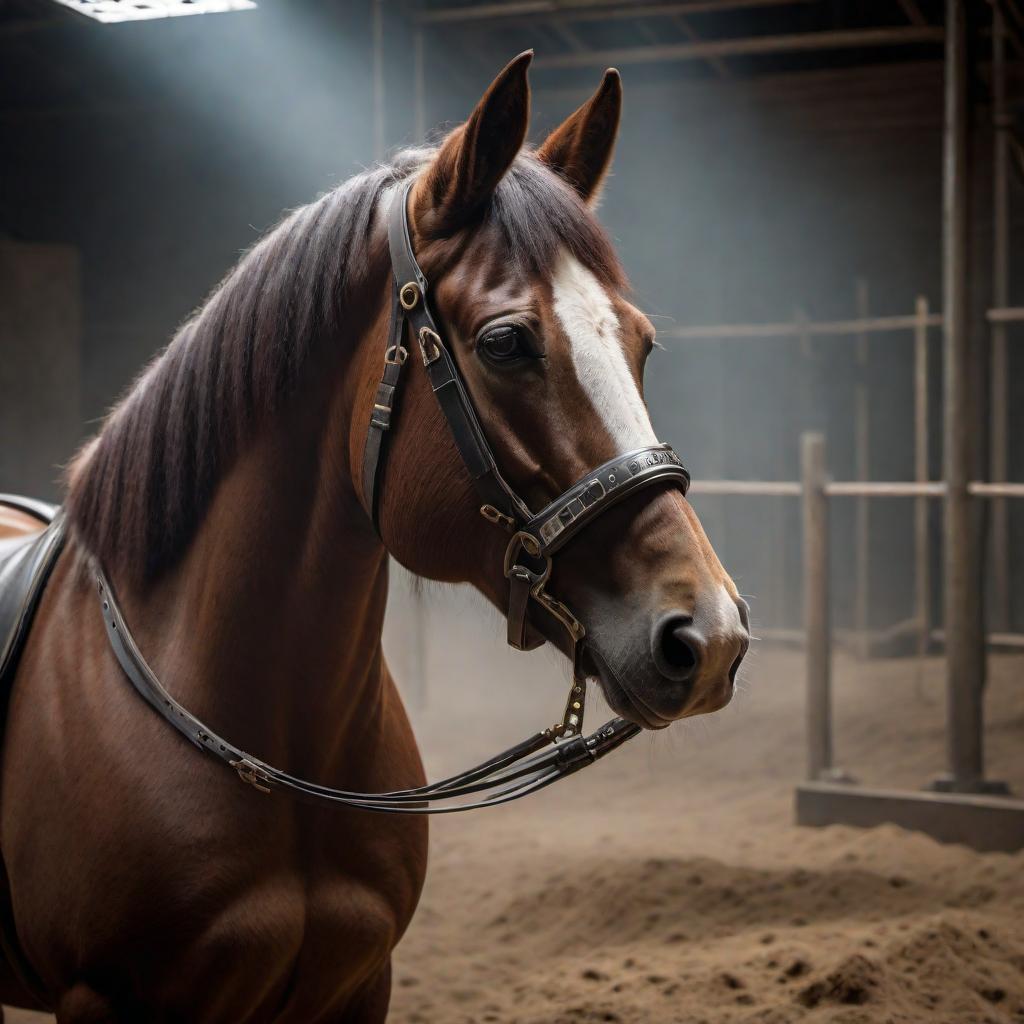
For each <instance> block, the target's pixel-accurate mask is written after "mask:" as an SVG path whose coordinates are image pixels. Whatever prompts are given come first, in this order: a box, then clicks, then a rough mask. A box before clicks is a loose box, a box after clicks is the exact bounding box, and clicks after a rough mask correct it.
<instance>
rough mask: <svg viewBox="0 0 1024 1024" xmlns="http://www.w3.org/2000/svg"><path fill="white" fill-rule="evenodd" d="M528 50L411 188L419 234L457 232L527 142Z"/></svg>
mask: <svg viewBox="0 0 1024 1024" xmlns="http://www.w3.org/2000/svg"><path fill="white" fill-rule="evenodd" d="M531 60H533V51H532V50H527V51H526V52H525V53H521V54H520V55H519V56H518V57H516V58H515V59H514V60H512V61H510V62H509V63H508V64H506V65H505V67H504V68H503V69H502V71H501V72H500V74H499V75H498V77H497V78H495V79H494V81H493V82H492V83H491V85H490V87H489V88H488V90H487V92H485V93H484V95H483V98H482V99H481V100H480V102H479V103H478V104H477V105H476V109H475V110H474V111H473V113H472V114H471V115H470V117H469V120H468V121H466V123H465V124H462V125H460V126H459V127H458V128H456V129H455V131H453V132H452V133H451V134H450V135H449V136H448V138H446V139H445V141H444V142H443V143H442V145H441V148H440V150H439V151H438V153H437V156H436V157H435V158H434V160H433V162H432V163H431V164H430V166H429V167H428V168H427V170H426V171H425V172H424V174H423V175H422V176H421V178H420V180H419V181H418V182H417V183H416V185H415V186H414V188H413V196H412V216H413V221H414V223H415V225H416V228H417V230H418V231H421V232H422V233H424V234H426V235H434V236H443V235H448V234H452V233H453V232H455V231H457V230H458V229H459V228H461V227H462V226H463V225H464V224H465V223H466V222H467V221H468V220H469V219H470V218H471V217H472V216H473V215H474V214H475V213H477V212H478V211H479V209H480V207H481V206H483V204H484V203H485V202H486V201H487V200H488V199H489V198H490V195H491V193H492V192H493V191H494V189H495V187H496V186H497V184H498V182H499V181H500V180H501V178H502V176H503V175H504V174H505V172H506V171H507V170H508V169H509V167H510V166H511V165H512V161H513V160H515V158H516V154H517V153H518V152H519V150H520V149H521V148H522V145H523V141H524V140H525V138H526V128H527V125H528V124H529V120H530V86H529V83H528V82H527V80H526V71H527V68H528V67H529V66H530V61H531Z"/></svg>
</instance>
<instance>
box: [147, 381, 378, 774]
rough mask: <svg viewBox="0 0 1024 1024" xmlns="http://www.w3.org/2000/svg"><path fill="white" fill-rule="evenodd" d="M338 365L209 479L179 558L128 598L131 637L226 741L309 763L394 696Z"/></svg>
mask: <svg viewBox="0 0 1024 1024" xmlns="http://www.w3.org/2000/svg"><path fill="white" fill-rule="evenodd" d="M346 370H347V368H346V367H343V368H341V369H340V370H335V371H334V372H332V373H326V372H324V373H313V374H310V375H309V376H310V382H309V385H308V388H307V389H305V390H304V392H303V393H302V394H301V395H299V396H298V397H297V399H296V400H295V401H293V402H291V403H290V404H289V407H288V409H287V411H284V412H282V413H280V414H278V415H277V416H276V417H275V418H274V421H273V422H272V423H270V424H268V425H267V427H266V429H265V430H263V431H262V432H261V434H260V437H259V438H258V439H257V440H256V441H255V443H253V444H252V445H251V446H250V447H249V448H248V449H247V450H246V451H244V452H243V453H242V455H241V457H240V458H239V459H238V460H237V462H236V464H235V465H234V467H233V468H232V470H231V471H230V472H229V473H228V475H227V476H226V477H225V479H224V480H223V481H222V482H221V484H220V486H219V487H218V491H217V494H216V497H215V498H214V500H213V502H212V505H211V507H210V509H209V511H208V513H207V515H206V517H205V518H204V521H203V523H202V525H201V527H200V529H199V532H198V534H197V536H196V538H195V540H194V541H193V543H192V544H191V546H190V549H189V551H188V553H187V555H186V556H185V558H184V559H183V560H182V562H181V563H180V565H179V566H178V567H177V568H176V569H175V570H174V571H173V572H171V573H170V574H168V577H167V578H166V580H162V581H160V582H159V583H158V584H157V585H155V586H154V587H153V588H152V589H151V590H150V591H149V592H148V593H147V594H146V595H145V596H144V597H143V598H141V599H140V600H137V601H133V606H138V605H141V611H140V613H139V615H138V620H139V626H138V627H137V628H136V627H135V624H134V622H133V623H132V625H133V628H136V631H137V632H138V633H139V634H140V638H141V640H142V645H143V650H144V651H146V652H147V654H148V653H149V652H150V651H151V650H155V651H156V654H155V657H151V659H150V660H151V662H152V663H153V664H154V667H155V668H156V669H157V671H158V674H159V675H160V677H161V678H162V679H164V680H165V681H166V683H167V685H168V686H169V688H170V689H171V690H172V691H173V692H174V693H175V694H176V695H178V696H179V697H180V698H181V699H182V700H183V701H184V702H185V703H186V704H187V705H188V706H190V707H191V708H192V709H193V710H194V711H195V712H196V713H197V714H199V715H200V716H201V717H204V716H208V718H207V719H206V720H207V721H208V724H210V725H211V726H212V727H213V728H214V729H216V730H218V731H223V732H224V733H225V734H226V735H228V736H229V737H230V738H231V739H232V741H233V742H236V743H238V744H239V745H241V746H243V747H246V746H247V747H248V749H250V750H252V752H253V753H256V754H258V755H259V756H262V757H265V758H275V757H277V758H280V759H281V760H282V761H283V762H285V763H287V764H289V765H293V766H295V768H296V769H297V770H304V771H310V772H315V771H317V770H321V771H322V770H324V768H325V767H329V763H330V762H331V760H332V759H333V758H335V756H336V755H337V753H338V751H339V750H340V749H342V748H343V747H346V746H347V744H346V743H342V742H341V741H342V739H343V738H344V737H345V734H346V733H347V732H348V731H349V729H350V726H351V725H352V724H353V722H354V721H355V720H356V719H357V718H358V720H359V727H360V732H361V734H363V735H365V734H366V733H367V731H368V732H369V733H371V734H374V733H379V732H380V731H381V730H380V729H377V730H375V729H373V728H372V726H373V723H374V720H375V717H376V719H377V720H378V721H379V720H380V717H381V716H382V715H384V714H385V713H386V708H387V705H388V703H389V701H391V700H393V699H394V698H395V695H394V693H393V687H392V684H391V682H390V678H389V677H388V676H387V673H386V672H384V671H383V670H382V664H383V663H382V655H381V630H382V626H383V619H384V607H385V603H386V600H387V560H386V557H385V552H384V549H383V547H382V546H381V544H380V543H379V541H378V540H377V538H376V536H375V535H374V533H373V531H372V529H371V527H370V524H369V522H368V520H367V517H366V515H365V513H364V512H363V510H362V508H361V506H360V505H359V503H358V501H357V500H356V497H355V493H354V489H353V487H352V481H351V475H350V473H349V471H348V463H347V459H346V455H347V445H346V439H347V438H348V435H349V418H350V412H349V410H348V409H347V408H346V398H345V392H346V390H347V389H346V388H344V387H339V386H337V373H339V372H340V373H342V374H344V373H345V372H346ZM133 618H135V613H134V612H133ZM368 727H370V728H368ZM325 761H326V762H328V764H327V765H326V766H325V763H324V762H325Z"/></svg>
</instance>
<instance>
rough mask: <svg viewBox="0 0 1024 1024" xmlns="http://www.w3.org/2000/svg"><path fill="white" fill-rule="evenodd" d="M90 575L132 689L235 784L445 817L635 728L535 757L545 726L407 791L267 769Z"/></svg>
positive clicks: (554, 773)
mask: <svg viewBox="0 0 1024 1024" xmlns="http://www.w3.org/2000/svg"><path fill="white" fill-rule="evenodd" d="M95 574H96V586H97V591H98V593H99V597H100V601H101V606H102V612H103V622H104V625H105V627H106V631H107V638H108V639H109V641H110V646H111V648H112V650H113V652H114V655H115V657H116V658H117V662H118V664H119V665H120V666H121V668H122V670H123V671H124V673H125V675H126V676H127V677H128V679H129V681H130V682H131V684H132V686H133V687H134V688H135V690H136V691H137V692H138V693H139V695H140V696H141V697H142V698H143V699H144V700H145V701H146V702H147V703H148V704H149V705H150V706H151V707H152V708H153V709H154V710H155V711H157V712H158V713H159V714H160V715H161V716H162V717H163V718H164V719H165V720H166V721H167V722H169V723H170V724H171V725H173V726H174V728H175V729H176V730H177V731H178V732H180V733H181V734H182V735H183V736H185V737H186V738H187V739H188V740H189V741H190V742H191V743H193V744H195V746H197V747H198V748H199V749H200V750H203V751H205V752H206V753H208V754H210V755H212V756H213V757H216V758H217V759H218V760H220V761H223V762H224V763H225V764H227V765H229V766H230V767H231V768H233V769H234V770H235V771H236V772H237V773H238V776H239V778H241V779H242V781H244V782H247V783H249V784H250V785H251V786H253V787H255V788H256V789H258V790H261V791H262V792H266V793H269V792H271V791H272V790H285V791H288V792H290V793H292V794H293V795H294V796H297V797H298V798H300V799H302V800H305V801H310V802H313V803H328V804H341V805H344V806H347V807H355V808H360V809H362V810H369V811H380V812H384V813H389V814H449V813H452V812H454V811H467V810H474V809H476V808H479V807H493V806H495V805H497V804H502V803H508V802H509V801H510V800H517V799H519V798H520V797H523V796H526V795H527V794H529V793H535V792H537V790H539V789H543V788H544V787H545V786H549V785H551V783H552V782H555V781H557V780H558V779H560V778H564V777H565V776H567V775H572V774H573V773H575V772H577V771H579V770H580V769H581V768H583V767H585V766H586V765H588V764H592V763H593V762H594V761H597V760H598V759H600V758H602V757H604V756H605V755H606V754H608V753H610V752H611V751H612V750H614V749H615V748H616V747H618V746H620V745H621V744H622V743H624V742H625V741H626V740H627V739H629V738H630V737H631V736H635V735H636V734H637V733H638V732H639V731H640V730H639V727H638V726H635V725H633V724H632V723H630V722H627V721H625V720H624V719H621V718H616V719H613V720H612V721H610V722H608V723H606V724H605V725H603V726H602V727H601V728H600V729H598V730H597V731H596V732H595V733H593V734H592V735H590V736H587V737H583V736H577V737H575V739H573V740H571V741H569V742H567V743H561V744H559V745H558V746H556V747H554V748H553V749H551V750H548V751H547V752H545V753H542V754H538V751H541V750H543V748H544V747H547V746H550V744H551V743H552V742H553V741H554V739H555V735H554V733H553V731H552V730H550V729H549V730H545V731H544V732H540V733H537V734H536V735H534V736H531V737H529V738H528V739H526V740H524V741H523V742H522V743H518V744H516V746H514V747H511V748H510V749H509V750H507V751H505V752H504V753H502V754H499V755H497V756H496V757H493V758H490V759H489V760H487V761H485V762H483V763H482V764H480V765H477V766H475V767H474V768H471V769H469V770H468V771H465V772H462V773H460V774H459V775H454V776H452V777H451V778H448V779H444V780H442V781H441V782H435V783H432V784H430V785H426V786H419V787H416V788H414V789H404V790H394V791H391V792H388V793H360V792H356V791H352V790H345V789H336V788H334V787H331V786H324V785H321V784H319V783H315V782H310V781H308V780H306V779H301V778H298V777H297V776H294V775H290V774H288V773H287V772H284V771H282V770H281V769H279V768H274V767H273V766H272V765H269V764H267V763H266V762H265V761H262V760H260V759H259V758H257V757H255V756H254V755H252V754H249V753H247V752H246V751H244V750H242V749H241V748H240V747H236V746H235V745H234V744H233V743H231V742H230V741H229V740H227V739H225V738H224V737H223V736H219V735H218V734H217V733H215V732H214V731H213V730H212V729H210V728H209V727H208V726H206V725H205V724H204V723H203V722H202V721H201V720H200V719H198V718H197V717H196V716H195V715H193V714H192V713H191V712H190V711H189V710H188V709H187V708H186V707H184V705H182V704H181V703H179V702H178V701H177V700H176V699H175V698H174V697H173V696H171V694H170V693H169V692H168V691H167V689H166V688H165V687H164V686H163V685H162V684H161V682H160V680H159V679H158V678H157V677H156V675H155V673H154V672H153V670H152V669H151V668H150V667H149V665H148V664H147V662H146V659H145V658H144V657H143V655H142V652H141V651H140V650H139V647H138V645H137V644H136V642H135V639H134V637H133V636H132V634H131V631H130V630H129V628H128V626H127V624H126V623H125V619H124V613H123V612H122V610H121V606H120V604H119V603H118V600H117V597H116V595H115V593H114V590H113V588H112V587H111V585H110V581H109V580H108V579H107V578H106V576H105V575H104V573H103V570H102V569H100V568H98V567H97V568H96V573H95ZM477 794H487V795H486V796H485V797H484V798H483V799H480V800H473V801H471V802H469V803H446V801H455V800H459V799H463V798H466V797H473V796H476V795H477Z"/></svg>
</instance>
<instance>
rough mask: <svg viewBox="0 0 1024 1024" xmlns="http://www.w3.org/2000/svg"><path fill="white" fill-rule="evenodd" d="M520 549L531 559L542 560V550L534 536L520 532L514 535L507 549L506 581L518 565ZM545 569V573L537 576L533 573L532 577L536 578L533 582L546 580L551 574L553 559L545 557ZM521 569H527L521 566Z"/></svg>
mask: <svg viewBox="0 0 1024 1024" xmlns="http://www.w3.org/2000/svg"><path fill="white" fill-rule="evenodd" d="M520 548H521V549H522V550H523V551H525V552H526V553H527V554H528V555H529V556H530V557H531V558H540V557H542V556H541V549H540V544H539V542H538V541H537V538H536V537H534V536H533V535H532V534H529V533H524V532H523V531H522V530H520V531H519V532H518V533H515V534H513V535H512V539H511V540H510V541H509V542H508V547H507V548H505V577H506V579H507V578H508V577H509V576H510V575H511V574H512V570H513V568H514V567H515V566H516V565H517V562H516V559H517V556H518V555H519V550H520ZM544 562H545V568H544V572H543V573H540V574H537V573H533V572H531V576H533V577H534V580H533V581H532V582H534V583H536V582H537V581H539V580H546V579H547V578H548V576H549V575H550V574H551V559H550V558H547V557H545V558H544ZM520 568H526V567H525V566H520Z"/></svg>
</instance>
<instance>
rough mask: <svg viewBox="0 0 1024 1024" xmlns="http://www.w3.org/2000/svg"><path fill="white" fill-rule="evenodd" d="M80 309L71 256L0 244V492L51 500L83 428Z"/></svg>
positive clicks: (59, 249)
mask: <svg viewBox="0 0 1024 1024" xmlns="http://www.w3.org/2000/svg"><path fill="white" fill-rule="evenodd" d="M80 305H81V286H80V282H79V260H78V252H77V251H76V250H75V249H73V248H72V247H71V246H67V245H28V244H16V243H12V242H3V241H0V491H8V492H13V493H21V494H28V495H32V496H35V497H41V498H51V499H52V498H56V497H57V495H58V493H59V489H60V488H59V482H58V481H59V477H60V470H61V466H62V465H63V464H64V462H65V461H66V460H67V458H68V456H69V455H70V454H71V453H72V452H73V451H74V449H75V447H76V445H77V444H78V442H79V439H80V437H81V436H82V428H83V424H82V413H81V398H80V391H81V386H80V385H81V315H80Z"/></svg>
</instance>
